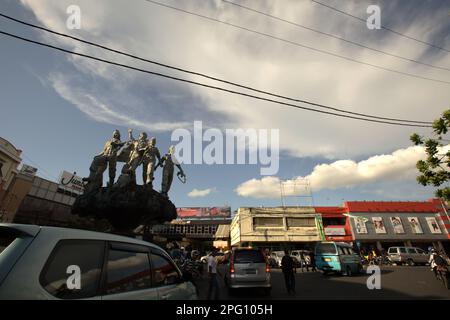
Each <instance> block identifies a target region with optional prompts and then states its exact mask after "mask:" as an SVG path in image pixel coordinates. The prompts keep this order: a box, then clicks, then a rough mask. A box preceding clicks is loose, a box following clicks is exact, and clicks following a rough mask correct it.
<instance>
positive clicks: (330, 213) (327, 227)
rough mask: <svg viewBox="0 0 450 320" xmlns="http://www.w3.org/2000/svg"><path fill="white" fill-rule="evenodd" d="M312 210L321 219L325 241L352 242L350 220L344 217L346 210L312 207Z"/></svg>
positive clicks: (341, 208)
mask: <svg viewBox="0 0 450 320" xmlns="http://www.w3.org/2000/svg"><path fill="white" fill-rule="evenodd" d="M314 209H315V211H316V213H317V214H319V215H320V216H321V217H322V224H323V231H324V235H325V240H327V241H339V242H353V240H354V239H353V233H352V227H351V225H350V219H349V218H348V217H347V216H346V214H347V210H346V208H343V207H314Z"/></svg>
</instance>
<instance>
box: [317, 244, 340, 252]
mask: <svg viewBox="0 0 450 320" xmlns="http://www.w3.org/2000/svg"><path fill="white" fill-rule="evenodd" d="M316 254H337V252H336V246H335V245H334V243H321V244H319V245H317V247H316Z"/></svg>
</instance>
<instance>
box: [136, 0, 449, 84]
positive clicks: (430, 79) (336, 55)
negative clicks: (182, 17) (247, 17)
mask: <svg viewBox="0 0 450 320" xmlns="http://www.w3.org/2000/svg"><path fill="white" fill-rule="evenodd" d="M144 1H146V2H148V3H152V4H155V5H158V6H162V7H165V8H168V9H172V10H176V11H179V12H183V13H186V14H189V15H193V16H196V17H200V18H203V19H206V20H210V21H214V22H218V23H221V24H224V25H227V26H230V27H233V28H237V29H241V30H244V31H247V32H251V33H254V34H257V35H260V36H264V37H268V38H271V39H274V40H277V41H281V42H284V43H287V44H290V45H294V46H297V47H301V48H305V49H309V50H312V51H315V52H319V53H323V54H326V55H329V56H333V57H336V58H340V59H344V60H347V61H351V62H355V63H359V64H363V65H366V66H370V67H373V68H377V69H380V70H384V71H389V72H393V73H397V74H401V75H403V76H407V77H413V78H417V79H422V80H428V81H433V82H439V83H445V84H450V82H449V81H446V80H440V79H434V78H428V77H424V76H419V75H416V74H412V73H408V72H403V71H399V70H395V69H390V68H387V67H383V66H380V65H376V64H373V63H369V62H364V61H361V60H357V59H354V58H350V57H347V56H343V55H340V54H338V53H334V52H331V51H326V50H322V49H317V48H315V47H311V46H308V45H305V44H302V43H300V42H295V41H291V40H287V39H284V38H280V37H277V36H274V35H271V34H268V33H264V32H261V31H257V30H253V29H250V28H247V27H242V26H239V25H236V24H233V23H230V22H226V21H223V20H219V19H216V18H212V17H208V16H205V15H201V14H199V13H195V12H191V11H188V10H185V9H181V8H178V7H174V6H171V5H168V4H164V3H161V2H157V1H153V0H144Z"/></svg>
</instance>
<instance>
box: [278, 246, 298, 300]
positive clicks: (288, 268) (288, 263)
mask: <svg viewBox="0 0 450 320" xmlns="http://www.w3.org/2000/svg"><path fill="white" fill-rule="evenodd" d="M281 270H282V271H283V275H284V281H285V283H286V289H287V292H288V294H291V293H294V294H295V272H296V270H295V264H294V260H293V259H292V257H291V256H290V255H289V251H288V250H284V256H283V258H282V259H281Z"/></svg>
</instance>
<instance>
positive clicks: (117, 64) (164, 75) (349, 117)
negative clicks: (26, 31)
mask: <svg viewBox="0 0 450 320" xmlns="http://www.w3.org/2000/svg"><path fill="white" fill-rule="evenodd" d="M0 34H3V35H6V36H8V37H11V38H15V39H19V40H22V41H25V42H29V43H33V44H37V45H39V46H43V47H47V48H51V49H54V50H57V51H60V52H65V53H68V54H73V55H77V56H80V57H84V58H88V59H91V60H96V61H100V62H103V63H107V64H111V65H115V66H119V67H122V68H126V69H130V70H135V71H139V72H143V73H147V74H151V75H155V76H159V77H163V78H167V79H172V80H176V81H181V82H185V83H190V84H193V85H198V86H202V87H205V88H210V89H215V90H219V91H222V92H227V93H231V94H235V95H240V96H245V97H249V98H254V99H257V100H261V101H267V102H272V103H275V104H279V105H284V106H289V107H293V108H297V109H302V110H308V111H312V112H318V113H322V114H328V115H333V116H337V117H342V118H348V119H355V120H361V121H367V122H375V123H384V124H390V125H396V126H406V127H423V128H431V126H430V125H420V124H407V123H398V122H389V121H382V120H375V119H366V118H360V117H355V116H349V115H344V114H339V113H333V112H329V111H323V110H317V109H313V108H309V107H304V106H299V105H295V104H292V103H286V102H283V101H279V100H273V99H268V98H264V97H260V96H255V95H251V94H248V93H244V92H239V91H234V90H230V89H226V88H222V87H217V86H212V85H208V84H204V83H200V82H197V81H192V80H187V79H182V78H178V77H174V76H170V75H167V74H163V73H159V72H154V71H149V70H145V69H141V68H137V67H133V66H129V65H126V64H122V63H118V62H113V61H110V60H106V59H102V58H98V57H94V56H91V55H87V54H83V53H79V52H75V51H70V50H67V49H64V48H61V47H57V46H53V45H50V44H48V43H43V42H39V41H35V40H31V39H28V38H25V37H21V36H18V35H15V34H12V33H9V32H5V31H2V30H0ZM305 103H306V102H305Z"/></svg>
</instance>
